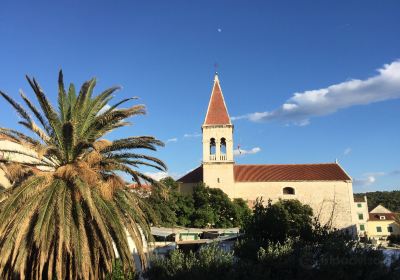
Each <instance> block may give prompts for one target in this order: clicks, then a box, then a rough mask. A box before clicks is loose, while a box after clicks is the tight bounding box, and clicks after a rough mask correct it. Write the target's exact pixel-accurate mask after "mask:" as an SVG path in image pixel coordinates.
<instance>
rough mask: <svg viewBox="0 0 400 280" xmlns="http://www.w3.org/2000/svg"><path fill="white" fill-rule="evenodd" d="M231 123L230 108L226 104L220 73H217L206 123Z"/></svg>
mask: <svg viewBox="0 0 400 280" xmlns="http://www.w3.org/2000/svg"><path fill="white" fill-rule="evenodd" d="M224 124H231V120H230V118H229V114H228V109H227V108H226V105H225V100H224V96H223V95H222V90H221V86H220V84H219V79H218V75H217V74H215V78H214V85H213V89H212V93H211V97H210V102H209V103H208V109H207V114H206V118H205V120H204V125H224Z"/></svg>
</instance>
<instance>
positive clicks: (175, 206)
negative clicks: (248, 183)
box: [148, 178, 251, 228]
mask: <svg viewBox="0 0 400 280" xmlns="http://www.w3.org/2000/svg"><path fill="white" fill-rule="evenodd" d="M161 182H162V183H163V184H164V185H165V186H167V194H165V193H164V192H163V191H162V190H158V189H155V190H154V191H152V193H151V195H150V197H149V198H148V201H149V204H150V205H151V206H152V208H153V210H154V214H155V217H156V219H155V223H156V224H159V225H162V226H185V227H197V228H229V227H237V226H242V225H243V224H244V221H245V220H246V219H247V218H248V217H249V216H250V214H251V210H250V209H249V207H248V206H247V203H246V202H245V201H244V200H243V199H234V200H233V201H232V200H230V199H229V197H228V196H227V195H226V194H225V193H224V192H223V191H222V190H220V189H214V188H208V187H205V186H204V185H202V184H199V185H198V186H196V187H195V188H194V190H193V194H191V195H183V194H181V193H180V192H179V191H178V185H177V183H176V182H175V181H174V180H173V179H172V178H165V179H162V180H161Z"/></svg>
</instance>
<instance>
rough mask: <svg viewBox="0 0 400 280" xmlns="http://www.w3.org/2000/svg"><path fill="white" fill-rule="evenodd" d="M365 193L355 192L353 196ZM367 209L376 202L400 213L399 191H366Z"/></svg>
mask: <svg viewBox="0 0 400 280" xmlns="http://www.w3.org/2000/svg"><path fill="white" fill-rule="evenodd" d="M364 195H365V193H356V194H354V196H364ZM366 195H367V199H368V208H369V209H368V210H372V209H373V208H375V207H376V206H377V205H378V204H381V205H383V206H384V207H386V208H388V209H389V210H391V211H393V212H397V213H400V191H390V192H367V193H366Z"/></svg>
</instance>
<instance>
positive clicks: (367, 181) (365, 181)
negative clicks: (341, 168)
mask: <svg viewBox="0 0 400 280" xmlns="http://www.w3.org/2000/svg"><path fill="white" fill-rule="evenodd" d="M375 181H376V177H375V176H367V177H365V178H361V179H354V181H353V184H354V186H361V187H365V186H369V185H372V184H373V183H375Z"/></svg>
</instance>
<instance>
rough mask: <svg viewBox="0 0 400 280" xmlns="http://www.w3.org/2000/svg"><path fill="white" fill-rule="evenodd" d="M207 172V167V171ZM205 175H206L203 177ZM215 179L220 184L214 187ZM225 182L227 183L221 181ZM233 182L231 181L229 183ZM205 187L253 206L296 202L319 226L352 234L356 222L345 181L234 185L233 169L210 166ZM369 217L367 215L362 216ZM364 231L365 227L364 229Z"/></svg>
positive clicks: (349, 187) (188, 187)
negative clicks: (289, 191)
mask: <svg viewBox="0 0 400 280" xmlns="http://www.w3.org/2000/svg"><path fill="white" fill-rule="evenodd" d="M206 168H207V167H206ZM206 174H208V175H207V176H208V177H206ZM218 176H219V177H220V178H222V179H220V183H217V181H216V178H218ZM224 178H227V179H226V180H227V181H224ZM230 178H232V180H230ZM204 181H205V182H206V185H207V186H209V187H212V188H220V189H222V190H223V191H224V192H225V193H227V194H228V196H229V197H230V198H243V199H244V200H247V201H248V202H249V205H252V204H254V202H255V201H256V199H257V198H260V197H262V198H263V200H264V202H265V203H267V202H268V200H269V199H271V200H272V202H273V203H274V202H276V201H278V200H279V199H298V200H299V201H300V202H301V203H303V204H308V205H310V206H311V208H312V209H313V212H314V215H315V216H316V217H318V218H319V220H320V222H321V223H322V224H326V223H328V222H329V221H330V220H331V221H332V226H334V227H337V228H341V229H343V228H347V229H349V230H351V231H352V232H354V233H355V230H356V229H355V228H354V227H355V224H356V222H357V220H356V219H355V218H356V214H355V213H356V209H355V204H354V199H353V188H352V183H351V182H344V181H301V182H234V181H233V169H230V168H229V166H225V165H222V166H219V167H218V166H217V165H212V166H210V167H209V171H208V172H204ZM194 185H195V184H182V189H185V191H183V192H184V193H190V192H191V191H192V188H193V186H194ZM284 187H292V188H294V189H295V194H294V195H284V194H283V191H282V190H283V188H284ZM365 217H366V218H367V217H368V211H367V212H366V214H365ZM366 227H367V226H366Z"/></svg>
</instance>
